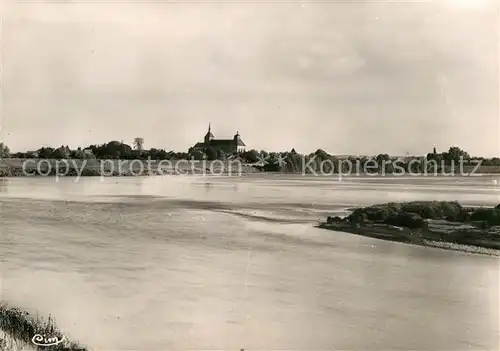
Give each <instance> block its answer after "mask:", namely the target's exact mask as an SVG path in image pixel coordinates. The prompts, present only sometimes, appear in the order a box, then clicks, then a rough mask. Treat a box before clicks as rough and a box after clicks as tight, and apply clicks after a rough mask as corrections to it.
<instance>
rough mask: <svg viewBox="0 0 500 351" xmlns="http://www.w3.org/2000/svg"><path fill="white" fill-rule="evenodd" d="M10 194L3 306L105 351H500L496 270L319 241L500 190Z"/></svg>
mask: <svg viewBox="0 0 500 351" xmlns="http://www.w3.org/2000/svg"><path fill="white" fill-rule="evenodd" d="M0 184H1V185H0V189H2V190H1V191H0V209H1V210H0V225H1V227H0V228H1V234H2V235H0V259H1V260H2V272H1V273H2V294H3V298H4V299H6V300H8V301H12V302H15V303H19V304H20V305H22V306H23V307H27V308H33V309H36V310H38V311H39V312H40V313H42V314H45V315H47V314H48V313H51V314H52V315H54V316H56V318H57V321H58V324H59V325H61V326H62V327H63V328H64V329H65V331H66V332H67V333H68V335H69V336H71V337H72V338H74V339H78V340H80V341H82V342H83V343H85V344H88V345H90V346H91V347H92V348H94V349H98V350H118V349H121V350H132V349H136V350H167V349H169V350H173V349H178V350H181V349H204V350H215V349H219V350H220V349H225V350H229V349H234V350H239V349H241V348H245V349H268V350H269V349H274V350H283V349H288V350H297V349H309V350H311V349H316V350H319V349H323V350H325V349H340V350H357V349H359V350H370V349H371V350H396V349H398V350H450V351H451V350H465V349H474V350H479V349H482V350H485V349H490V350H492V349H497V348H498V341H499V340H498V338H499V318H498V317H499V316H498V311H499V308H498V307H499V306H498V296H499V295H498V293H499V278H498V260H497V259H492V258H490V257H482V256H475V255H467V254H464V253H460V252H449V251H445V250H439V249H430V248H423V247H415V246H411V245H406V244H401V243H392V242H388V241H379V240H376V239H370V238H365V237H362V236H356V235H349V234H344V233H336V232H331V231H323V230H320V229H316V228H314V227H313V224H314V223H315V222H316V221H317V220H318V219H323V218H325V217H326V216H327V215H329V214H334V213H338V214H340V215H341V214H343V213H345V212H344V211H345V208H347V207H354V206H357V205H363V204H370V203H379V202H387V201H394V200H402V201H406V200H416V199H429V200H432V199H436V198H439V199H446V200H458V201H460V202H462V203H464V204H472V205H474V204H475V205H477V204H484V205H489V206H490V205H496V204H497V203H500V199H499V197H498V195H497V194H499V192H498V191H496V190H495V189H497V188H495V187H494V186H493V183H492V182H491V179H488V178H484V179H480V178H478V179H470V178H468V179H451V178H447V179H443V178H434V179H429V178H427V179H410V180H409V179H394V180H388V179H378V180H377V179H374V178H368V179H361V178H358V179H350V180H349V179H347V180H346V181H342V182H339V181H336V180H334V179H321V178H314V177H309V178H308V177H296V176H282V177H279V176H275V175H256V176H248V177H232V178H231V177H187V176H185V177H182V176H181V177H176V176H172V177H150V178H125V177H124V178H107V179H103V180H101V179H100V178H85V179H81V180H80V181H79V182H74V180H72V179H70V178H68V179H61V180H60V181H59V182H57V183H56V182H55V181H54V180H53V179H50V178H36V179H35V178H30V179H8V180H5V179H4V180H0ZM436 189H440V191H439V192H438V191H437V190H436ZM62 200H73V201H62ZM130 335H133V337H130V338H126V337H124V336H130Z"/></svg>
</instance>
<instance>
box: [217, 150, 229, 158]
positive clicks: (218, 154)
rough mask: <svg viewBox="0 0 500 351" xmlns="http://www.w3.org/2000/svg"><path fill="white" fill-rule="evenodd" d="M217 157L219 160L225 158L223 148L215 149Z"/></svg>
mask: <svg viewBox="0 0 500 351" xmlns="http://www.w3.org/2000/svg"><path fill="white" fill-rule="evenodd" d="M217 158H218V159H219V160H225V159H227V154H226V153H225V152H224V150H221V149H219V150H218V151H217Z"/></svg>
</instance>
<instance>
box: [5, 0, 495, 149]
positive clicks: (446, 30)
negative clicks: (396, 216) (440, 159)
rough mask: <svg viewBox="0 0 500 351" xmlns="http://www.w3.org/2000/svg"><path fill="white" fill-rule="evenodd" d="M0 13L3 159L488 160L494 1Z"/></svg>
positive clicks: (52, 6)
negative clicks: (194, 152)
mask: <svg viewBox="0 0 500 351" xmlns="http://www.w3.org/2000/svg"><path fill="white" fill-rule="evenodd" d="M68 2H70V3H66V4H57V3H41V2H38V3H36V2H35V3H33V2H31V3H20V2H18V3H13V4H10V5H8V6H7V5H6V3H3V26H2V27H3V31H2V32H3V41H2V45H3V52H2V55H3V70H2V75H3V101H2V102H3V109H2V112H3V113H2V116H3V124H2V131H1V136H2V140H3V141H4V142H5V143H7V145H8V146H10V148H11V149H12V150H13V151H21V150H26V149H37V148H38V147H40V146H42V145H51V146H60V145H61V144H64V145H66V144H67V145H69V146H70V147H75V148H76V147H77V146H79V145H82V146H87V145H89V144H95V143H103V142H106V141H110V140H118V141H121V140H123V141H124V142H127V143H129V144H131V143H132V140H133V138H134V137H136V136H141V137H143V138H144V139H145V147H146V148H150V147H157V148H165V149H167V150H171V149H174V150H177V151H186V150H187V148H188V147H190V146H192V145H193V144H194V143H195V142H197V141H198V140H201V139H202V138H203V136H204V134H205V133H206V130H207V126H208V123H209V122H211V124H212V132H213V134H214V135H215V137H219V138H231V137H232V136H233V135H234V134H235V132H236V131H239V133H240V135H241V137H242V139H243V141H244V142H245V143H246V144H247V146H248V148H256V149H266V150H270V151H284V150H289V149H291V148H292V147H295V149H296V150H297V151H299V152H306V153H308V152H311V151H314V150H316V149H317V148H323V149H325V150H326V151H328V152H330V153H333V154H376V153H380V152H387V153H389V154H392V155H404V154H405V153H406V152H410V153H412V154H423V153H427V152H429V151H430V150H432V147H433V144H436V146H437V148H438V150H439V151H440V150H442V149H445V148H448V147H449V146H450V145H458V146H460V147H462V148H463V149H465V150H467V151H469V153H471V154H473V155H481V156H495V155H499V154H500V152H499V151H500V150H499V149H500V139H499V135H500V129H499V128H500V127H499V118H500V117H499V112H498V108H499V103H498V100H499V73H498V66H499V55H498V45H499V42H498V33H499V27H498V26H499V23H500V17H499V14H498V1H497V0H491V1H490V2H489V3H488V2H487V1H484V2H481V0H432V1H422V2H407V1H406V2H403V1H401V2H395V1H392V2H389V1H345V2H333V1H332V2H330V3H325V2H316V3H314V2H307V1H303V2H301V1H295V2H293V1H287V2H281V3H280V2H276V1H275V2H267V3H266V2H256V1H254V2H237V1H233V2H229V1H226V2H225V3H221V2H205V3H203V2H192V3H166V2H165V3H159V2H156V3H154V2H152V3H151V2H150V3H145V2H142V3H140V2H135V3H134V2H131V1H129V2H121V3H118V2H116V3H110V2H109V1H108V2H107V3H106V2H97V1H93V2H92V3H87V4H85V3H82V2H71V1H68Z"/></svg>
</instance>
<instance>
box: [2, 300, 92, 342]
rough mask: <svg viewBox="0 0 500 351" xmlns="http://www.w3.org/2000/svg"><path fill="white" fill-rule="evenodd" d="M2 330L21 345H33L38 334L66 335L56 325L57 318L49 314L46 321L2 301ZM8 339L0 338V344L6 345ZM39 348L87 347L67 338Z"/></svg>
mask: <svg viewBox="0 0 500 351" xmlns="http://www.w3.org/2000/svg"><path fill="white" fill-rule="evenodd" d="M0 330H1V331H3V332H4V333H5V334H6V335H7V336H8V337H9V338H10V339H12V341H13V342H14V343H16V344H19V345H25V346H27V345H30V346H31V347H33V346H34V345H33V343H32V338H33V337H34V336H35V335H36V334H40V335H42V336H46V337H57V338H58V339H61V338H62V337H63V336H64V335H63V334H62V333H61V332H60V331H59V329H58V328H57V327H56V324H55V320H54V319H53V318H52V317H50V316H49V318H48V320H47V321H45V320H43V319H41V318H40V317H38V316H33V315H31V314H29V313H28V312H26V311H23V310H21V309H20V308H18V307H12V306H8V305H6V304H5V303H0ZM6 343H7V340H5V339H4V340H0V344H4V345H2V346H3V347H5V344H6ZM3 349H4V348H2V350H3ZM36 349H37V350H54V351H55V350H68V351H76V350H78V351H85V350H87V348H85V347H82V346H80V345H78V343H76V342H71V341H69V340H67V338H66V339H65V340H64V341H63V342H62V343H60V344H58V345H54V346H38V347H36Z"/></svg>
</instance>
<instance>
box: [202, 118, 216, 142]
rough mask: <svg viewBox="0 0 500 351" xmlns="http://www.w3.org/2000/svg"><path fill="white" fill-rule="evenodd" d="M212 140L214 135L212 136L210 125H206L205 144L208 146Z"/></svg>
mask: <svg viewBox="0 0 500 351" xmlns="http://www.w3.org/2000/svg"><path fill="white" fill-rule="evenodd" d="M212 139H214V135H213V134H212V132H211V131H210V123H208V132H207V134H205V140H204V141H205V144H207V145H208V144H210V141H212Z"/></svg>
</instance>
